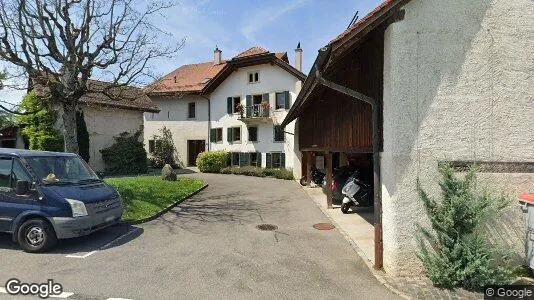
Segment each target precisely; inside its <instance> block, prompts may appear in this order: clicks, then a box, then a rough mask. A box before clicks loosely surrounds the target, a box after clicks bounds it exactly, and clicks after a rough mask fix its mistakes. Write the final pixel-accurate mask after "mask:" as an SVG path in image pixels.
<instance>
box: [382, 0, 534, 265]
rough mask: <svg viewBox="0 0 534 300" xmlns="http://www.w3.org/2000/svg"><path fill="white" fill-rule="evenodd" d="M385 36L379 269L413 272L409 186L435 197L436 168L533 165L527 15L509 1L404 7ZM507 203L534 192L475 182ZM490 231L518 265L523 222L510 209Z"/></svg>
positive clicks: (533, 8) (485, 176) (417, 208)
mask: <svg viewBox="0 0 534 300" xmlns="http://www.w3.org/2000/svg"><path fill="white" fill-rule="evenodd" d="M404 9H405V11H406V14H405V18H404V20H402V21H399V22H396V23H393V24H391V25H390V26H389V27H388V29H387V30H386V33H385V57H384V60H385V64H384V107H383V109H384V152H383V153H382V157H381V161H382V162H381V176H382V199H383V200H382V202H383V208H382V209H383V216H382V220H383V245H384V267H385V269H386V271H387V272H388V273H391V274H397V275H403V274H414V273H419V272H422V270H423V269H422V268H421V263H420V261H419V259H418V258H417V257H416V255H415V253H416V252H417V250H418V246H417V241H416V238H415V237H416V232H417V227H416V226H417V224H426V223H427V220H426V217H425V216H426V213H425V212H424V207H423V204H422V202H421V200H420V199H419V197H418V195H417V191H416V179H417V178H420V179H421V183H422V185H423V187H425V188H426V190H427V191H428V192H430V193H431V195H434V196H438V197H439V194H440V191H439V186H438V180H439V178H440V177H439V175H438V174H437V163H438V161H456V160H464V161H466V160H475V161H486V162H496V163H499V162H519V163H521V162H533V161H534V135H533V132H534V76H532V74H534V60H533V59H532V58H533V57H534V5H533V3H532V1H530V0H517V1H504V0H493V1H460V0H455V1H441V0H428V1H410V2H409V3H408V4H407V5H406V6H405V7H404ZM479 176H480V177H479V178H480V179H482V181H484V182H485V183H491V184H490V186H489V187H490V188H491V189H493V190H494V191H495V192H497V193H499V192H500V191H504V192H507V193H508V195H509V196H510V197H511V198H512V199H515V198H516V196H517V194H518V193H520V192H528V191H531V192H532V191H534V190H533V188H534V186H533V183H534V174H533V173H517V172H514V173H502V172H501V173H481V174H480V175H479ZM505 218H506V219H507V221H505V222H500V224H497V225H492V232H495V231H497V233H499V232H500V234H498V236H497V237H496V239H497V240H498V241H499V242H502V243H505V244H506V245H507V247H509V249H513V250H514V253H516V254H518V255H520V256H522V255H523V251H524V250H523V238H524V231H523V220H522V214H521V213H520V211H519V209H518V207H516V206H515V205H513V206H512V207H511V208H510V212H509V213H508V215H507V216H506V217H505Z"/></svg>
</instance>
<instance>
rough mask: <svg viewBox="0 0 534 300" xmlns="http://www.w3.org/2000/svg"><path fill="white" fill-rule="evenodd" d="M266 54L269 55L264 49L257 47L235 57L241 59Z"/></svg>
mask: <svg viewBox="0 0 534 300" xmlns="http://www.w3.org/2000/svg"><path fill="white" fill-rule="evenodd" d="M264 53H269V51H267V50H265V49H263V48H262V47H257V46H255V47H252V48H249V49H247V50H245V51H243V52H241V53H239V54H238V55H236V56H234V58H241V57H247V56H251V55H258V54H264Z"/></svg>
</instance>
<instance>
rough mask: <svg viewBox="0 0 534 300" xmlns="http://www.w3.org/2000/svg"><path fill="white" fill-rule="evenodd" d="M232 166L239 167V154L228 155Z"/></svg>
mask: <svg viewBox="0 0 534 300" xmlns="http://www.w3.org/2000/svg"><path fill="white" fill-rule="evenodd" d="M230 157H231V161H232V166H234V167H238V166H239V152H232V153H230Z"/></svg>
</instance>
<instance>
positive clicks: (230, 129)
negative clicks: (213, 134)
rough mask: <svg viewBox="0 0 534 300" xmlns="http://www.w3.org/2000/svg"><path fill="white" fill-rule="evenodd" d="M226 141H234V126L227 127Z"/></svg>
mask: <svg viewBox="0 0 534 300" xmlns="http://www.w3.org/2000/svg"><path fill="white" fill-rule="evenodd" d="M226 141H227V142H228V143H231V142H233V141H234V139H233V138H232V127H228V128H226Z"/></svg>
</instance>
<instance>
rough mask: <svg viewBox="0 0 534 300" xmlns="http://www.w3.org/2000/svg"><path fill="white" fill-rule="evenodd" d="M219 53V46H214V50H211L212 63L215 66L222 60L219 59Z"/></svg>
mask: <svg viewBox="0 0 534 300" xmlns="http://www.w3.org/2000/svg"><path fill="white" fill-rule="evenodd" d="M221 53H222V51H221V50H219V47H217V46H215V50H214V51H213V65H214V66H216V65H218V64H220V63H221V62H222V59H221Z"/></svg>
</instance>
